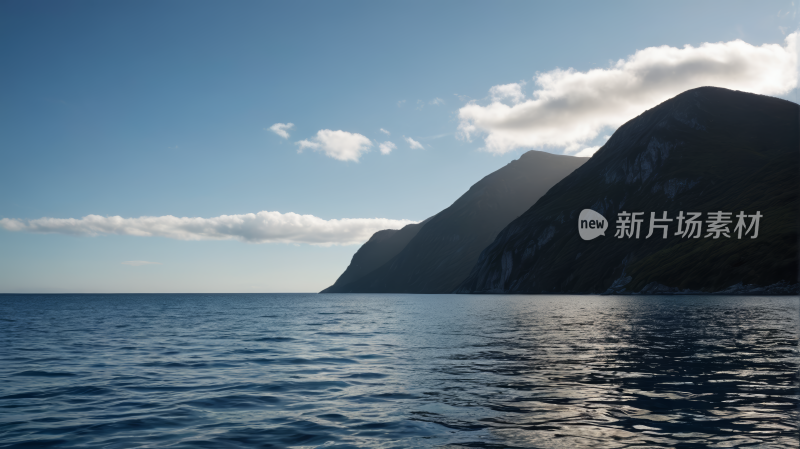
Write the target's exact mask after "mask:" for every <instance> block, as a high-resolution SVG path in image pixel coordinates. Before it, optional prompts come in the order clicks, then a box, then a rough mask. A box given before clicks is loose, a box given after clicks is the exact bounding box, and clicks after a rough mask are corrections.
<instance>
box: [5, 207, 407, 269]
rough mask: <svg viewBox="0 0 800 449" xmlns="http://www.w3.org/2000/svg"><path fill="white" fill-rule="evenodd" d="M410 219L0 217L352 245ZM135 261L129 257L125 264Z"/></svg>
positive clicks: (198, 236)
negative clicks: (129, 259) (128, 261)
mask: <svg viewBox="0 0 800 449" xmlns="http://www.w3.org/2000/svg"><path fill="white" fill-rule="evenodd" d="M411 223H414V222H413V221H410V220H391V219H388V218H342V219H340V220H336V219H333V220H323V219H322V218H318V217H315V216H313V215H299V214H295V213H292V212H289V213H286V214H282V213H280V212H268V211H262V212H258V213H255V214H242V215H221V216H219V217H213V218H200V217H191V218H190V217H174V216H172V215H165V216H161V217H139V218H122V217H120V216H114V217H103V216H100V215H87V216H85V217H83V218H80V219H76V218H37V219H34V220H20V219H15V218H3V219H0V227H3V228H5V229H6V230H8V231H25V232H35V233H57V234H68V235H109V234H113V235H134V236H141V237H166V238H171V239H177V240H241V241H244V242H251V243H276V242H278V243H308V244H311V245H320V246H330V245H352V244H356V243H363V242H365V241H367V240H368V239H369V238H370V236H371V235H372V234H374V233H375V232H377V231H380V230H382V229H400V228H402V227H403V226H405V225H407V224H411ZM133 262H137V261H131V263H130V264H132V263H133Z"/></svg>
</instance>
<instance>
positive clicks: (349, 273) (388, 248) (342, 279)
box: [320, 218, 430, 293]
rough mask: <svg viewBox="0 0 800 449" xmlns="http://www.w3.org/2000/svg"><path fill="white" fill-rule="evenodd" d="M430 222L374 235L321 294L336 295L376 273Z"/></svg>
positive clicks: (386, 230)
mask: <svg viewBox="0 0 800 449" xmlns="http://www.w3.org/2000/svg"><path fill="white" fill-rule="evenodd" d="M428 221H430V218H428V219H427V220H425V221H423V222H421V223H416V224H410V225H406V226H404V227H403V229H384V230H383V231H378V232H376V233H374V234H372V237H370V238H369V240H368V241H367V243H364V244H363V245H362V246H361V248H359V249H358V251H356V253H355V254H354V255H353V259H352V260H351V261H350V265H348V267H347V269H346V270H344V273H342V275H341V276H339V279H337V280H336V282H335V283H334V284H333V285H331V286H330V287H328V288H326V289H325V290H323V291H321V292H320V293H335V292H336V291H337V289H339V288H341V287H342V286H343V285H347V284H349V283H351V282H354V281H357V280H358V279H361V278H362V277H364V276H365V275H367V274H369V273H371V272H373V271H375V269H376V268H378V267H380V266H381V265H383V264H385V263H386V262H388V261H389V260H391V258H392V257H394V256H396V255H397V253H399V252H400V251H402V250H403V248H405V247H406V245H407V244H408V242H409V241H411V239H412V238H414V236H415V235H417V233H418V232H419V230H420V229H422V226H423V225H424V224H425V223H427V222H428Z"/></svg>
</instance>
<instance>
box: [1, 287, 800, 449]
mask: <svg viewBox="0 0 800 449" xmlns="http://www.w3.org/2000/svg"><path fill="white" fill-rule="evenodd" d="M799 363H800V357H799V355H798V298H797V297H722V296H568V295H560V296H492V295H474V296H467V295H404V294H397V295H388V294H360V295H346V294H214V295H200V294H197V295H194V294H187V295H176V294H153V295H0V447H104V448H117V447H119V448H123V447H124V448H129V447H169V448H180V447H231V448H233V447H269V448H279V447H325V448H344V447H369V448H380V447H403V448H405V447H460V446H461V447H543V448H547V447H569V448H576V447H630V446H637V445H645V446H664V447H676V446H678V447H680V446H682V445H683V446H696V445H702V446H711V447H715V446H717V447H730V446H747V445H759V446H760V447H782V448H783V447H797V445H798V433H797V430H798V427H797V426H798V404H799V403H800V398H799V397H798V394H799V393H800V390H799V388H798V364H799Z"/></svg>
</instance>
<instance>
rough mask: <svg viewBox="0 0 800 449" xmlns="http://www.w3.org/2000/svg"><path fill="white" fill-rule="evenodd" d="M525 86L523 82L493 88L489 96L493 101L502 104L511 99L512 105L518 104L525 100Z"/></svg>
mask: <svg viewBox="0 0 800 449" xmlns="http://www.w3.org/2000/svg"><path fill="white" fill-rule="evenodd" d="M524 85H525V83H524V82H523V83H522V84H520V83H511V84H500V85H498V86H492V88H491V89H489V94H491V96H492V101H496V102H500V101H503V100H505V99H509V100H511V102H512V103H514V104H517V103H519V102H520V101H522V100H524V99H525V94H524V93H522V86H524Z"/></svg>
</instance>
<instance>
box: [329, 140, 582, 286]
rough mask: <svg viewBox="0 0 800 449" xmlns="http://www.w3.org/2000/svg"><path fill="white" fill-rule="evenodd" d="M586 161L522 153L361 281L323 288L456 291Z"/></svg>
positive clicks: (434, 220) (434, 217)
mask: <svg viewBox="0 0 800 449" xmlns="http://www.w3.org/2000/svg"><path fill="white" fill-rule="evenodd" d="M587 160H588V158H576V157H571V156H561V155H554V154H550V153H544V152H541V151H529V152H527V153H525V154H523V155H522V156H520V158H519V159H518V160H515V161H512V162H511V163H509V164H508V165H506V166H505V167H503V168H501V169H499V170H497V171H495V172H494V173H491V174H489V175H488V176H486V177H484V178H483V179H481V180H480V181H479V182H477V183H476V184H475V185H473V186H472V187H471V188H470V189H469V190H468V191H467V192H466V193H465V194H464V195H462V196H461V197H460V198H459V199H458V200H456V202H455V203H453V204H452V205H451V206H450V207H448V208H447V209H445V210H443V211H441V212H439V213H438V214H436V215H435V216H433V217H431V218H430V219H429V220H428V221H427V222H426V223H425V224H424V225H423V226H422V227H421V228H420V229H419V231H418V233H417V234H416V235H415V236H414V237H413V238H412V239H411V240H410V241H409V242H408V244H407V245H406V246H405V247H404V248H403V249H402V250H401V251H400V252H399V253H398V254H397V255H396V256H394V257H392V258H391V260H389V261H388V262H386V263H385V264H383V265H382V266H379V267H376V268H375V270H374V271H372V272H370V273H369V274H366V275H364V276H363V277H361V278H359V279H357V280H354V281H350V282H349V283H346V284H344V283H340V282H339V281H337V283H336V284H335V285H334V286H331V287H329V288H328V289H326V290H324V292H325V293H335V292H362V293H379V292H380V293H392V292H394V293H447V292H451V291H453V289H455V288H456V287H457V286H458V285H459V284H460V283H461V281H463V280H464V278H465V277H466V276H467V274H469V270H470V269H471V268H472V267H473V266H474V265H475V262H476V261H477V260H478V255H479V254H480V252H481V250H483V249H484V248H485V247H486V245H488V244H489V243H491V242H492V241H493V240H494V238H495V236H496V235H497V233H498V232H500V230H501V229H503V228H504V227H505V226H506V225H507V224H508V223H510V222H511V220H513V219H515V218H516V217H518V216H519V215H520V214H521V213H523V212H524V211H525V210H527V209H528V208H529V207H531V205H533V203H535V202H536V200H538V199H539V198H540V197H541V196H542V195H544V193H545V192H547V190H548V189H549V188H550V187H552V186H553V185H554V184H555V183H557V182H558V181H560V180H561V179H562V178H564V176H566V175H568V174H569V173H571V172H572V171H574V170H575V169H576V168H578V167H580V166H581V165H582V164H583V163H584V162H586V161H587ZM382 232H383V231H382ZM354 262H355V257H354Z"/></svg>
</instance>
